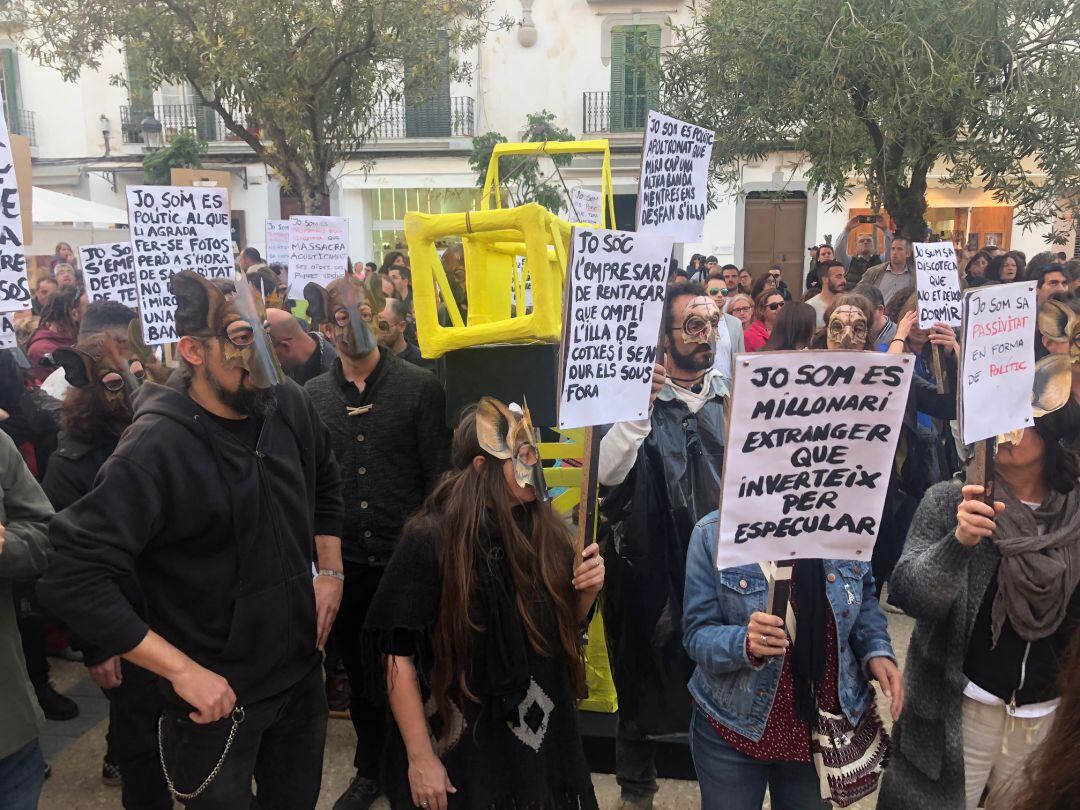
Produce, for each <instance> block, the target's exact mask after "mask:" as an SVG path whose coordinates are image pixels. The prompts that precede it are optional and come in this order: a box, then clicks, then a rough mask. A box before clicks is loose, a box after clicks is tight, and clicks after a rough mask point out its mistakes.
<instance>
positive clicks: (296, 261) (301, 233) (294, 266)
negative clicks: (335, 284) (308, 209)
mask: <svg viewBox="0 0 1080 810" xmlns="http://www.w3.org/2000/svg"><path fill="white" fill-rule="evenodd" d="M288 264H289V278H290V280H291V281H290V284H291V290H292V293H291V294H292V297H293V298H296V299H297V300H302V299H303V297H304V287H305V286H306V285H307V284H308V282H310V281H314V282H315V283H317V284H320V285H322V286H323V287H325V286H326V285H327V284H329V283H330V282H331V281H333V280H334V279H338V278H341V277H342V276H343V275H345V269H346V268H347V267H348V266H349V221H348V220H347V219H345V217H307V216H294V217H292V218H291V219H290V220H289V261H288Z"/></svg>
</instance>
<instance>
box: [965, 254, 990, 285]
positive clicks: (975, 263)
mask: <svg viewBox="0 0 1080 810" xmlns="http://www.w3.org/2000/svg"><path fill="white" fill-rule="evenodd" d="M993 261H994V259H993V257H992V256H991V255H990V254H989V253H987V252H986V251H985V250H980V251H979V252H977V253H976V254H975V255H974V256H972V257H971V259H969V260H968V263H967V267H965V268H964V278H965V280H966V281H967V285H968V286H969V287H981V286H982V285H983V284H985V283H986V271H987V270H988V269H989V267H990V265H991V263H993Z"/></svg>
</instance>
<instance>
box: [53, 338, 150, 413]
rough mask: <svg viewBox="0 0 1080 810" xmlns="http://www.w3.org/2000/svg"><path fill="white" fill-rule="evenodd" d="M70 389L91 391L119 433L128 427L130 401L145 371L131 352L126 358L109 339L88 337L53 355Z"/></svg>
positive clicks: (60, 349) (130, 411) (118, 347)
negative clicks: (98, 398)
mask: <svg viewBox="0 0 1080 810" xmlns="http://www.w3.org/2000/svg"><path fill="white" fill-rule="evenodd" d="M53 359H54V360H55V361H56V363H57V365H59V366H60V367H61V368H63V369H64V376H65V377H67V381H68V384H69V385H71V386H72V387H73V388H79V389H84V390H92V391H93V392H94V395H95V396H97V397H100V398H101V401H102V402H103V403H104V405H105V411H106V412H107V414H108V416H109V418H110V419H111V420H112V421H113V422H115V423H117V425H118V427H119V428H120V429H121V430H122V429H123V427H125V426H126V425H128V424H130V423H131V420H132V418H133V415H134V414H133V410H132V406H131V397H132V395H133V394H134V393H135V391H136V389H138V387H139V386H140V385H142V382H143V379H144V378H145V371H144V369H143V364H142V362H141V361H140V360H139V359H138V357H137V356H136V355H135V353H134V352H131V353H129V354H125V353H124V352H123V351H122V350H121V349H120V346H119V344H118V343H117V342H116V341H115V340H114V339H113V338H112V337H110V336H109V335H107V334H104V333H101V334H97V335H91V336H90V337H88V338H85V339H83V340H81V341H80V342H79V344H78V345H77V346H64V347H61V348H59V349H56V350H55V351H54V352H53Z"/></svg>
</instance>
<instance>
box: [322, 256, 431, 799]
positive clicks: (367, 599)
mask: <svg viewBox="0 0 1080 810" xmlns="http://www.w3.org/2000/svg"><path fill="white" fill-rule="evenodd" d="M381 278H383V277H382V276H378V275H373V276H371V277H370V278H369V279H368V282H367V283H362V282H359V281H356V280H355V278H354V277H352V276H347V277H345V278H341V279H338V280H337V281H335V282H333V283H332V284H330V285H329V287H327V288H326V289H323V288H322V287H320V286H319V285H318V284H314V283H312V284H308V285H307V287H305V288H304V297H305V298H306V299H307V302H308V313H309V314H310V315H311V318H312V322H313V324H314V325H316V326H317V327H318V328H319V330H320V331H321V332H322V334H323V336H324V337H325V338H326V339H327V340H328V341H329V342H330V343H331V344H333V346H334V348H335V349H337V352H338V358H337V359H336V360H335V361H334V363H333V366H332V368H331V369H330V371H328V372H327V373H325V374H322V375H320V376H318V377H315V378H314V379H312V380H309V381H308V382H307V384H306V385H305V386H304V388H305V389H306V390H307V392H308V393H309V394H310V395H311V399H312V401H313V402H314V403H315V407H316V409H317V410H318V412H319V414H320V415H321V416H322V419H323V422H325V423H326V426H327V427H328V428H329V429H330V438H331V441H332V443H333V446H334V452H335V454H336V455H337V458H338V461H339V462H340V463H341V468H342V477H343V479H344V481H345V488H344V494H345V535H344V542H343V544H342V554H343V556H344V559H345V594H344V596H343V598H342V603H341V611H340V613H339V614H338V619H337V623H336V624H335V626H334V636H335V638H336V640H337V643H338V646H339V647H340V649H341V657H342V661H343V662H344V664H345V671H346V673H347V674H348V676H349V681H350V683H351V685H352V695H351V698H350V705H349V713H350V715H351V718H352V722H353V727H354V728H355V729H356V739H357V745H356V756H355V759H354V764H355V765H356V777H355V778H354V779H353V781H352V783H351V784H350V786H349V788H348V789H347V790H346V791H345V793H344V794H342V795H341V796H340V797H339V798H338V800H337V802H336V803H335V804H334V808H335V810H366V808H368V807H369V806H370V805H371V803H372V802H373V801H374V800H375V799H376V798H377V797H378V796H379V794H380V793H381V792H382V785H381V784H380V778H379V775H380V755H381V754H382V750H383V747H384V743H385V741H386V731H387V729H386V709H385V707H384V706H381V705H378V704H376V703H373V702H372V701H371V700H370V699H369V698H368V697H367V696H365V694H364V690H363V688H362V686H363V684H364V683H366V682H368V679H370V673H369V672H368V671H366V670H365V667H370V665H371V661H370V659H366V658H365V656H364V655H363V649H362V645H361V631H362V630H363V625H364V618H365V617H366V615H367V611H368V607H369V605H370V604H371V599H372V597H374V596H375V591H376V589H377V588H378V586H379V581H380V580H381V579H382V574H383V571H384V569H385V567H386V564H387V563H388V562H389V561H390V556H391V554H392V553H393V550H394V546H395V543H396V542H397V537H398V534H399V533H400V531H401V527H402V526H403V525H404V524H405V521H406V520H407V519H408V518H409V516H410V515H412V513H413V512H415V511H416V510H417V508H419V506H420V505H421V504H422V503H423V501H424V498H426V497H427V495H428V494H429V493H430V492H431V491H432V489H434V487H435V483H436V481H437V480H438V478H439V476H440V475H441V474H442V473H443V471H444V470H445V469H446V468H447V466H448V464H449V452H450V450H449V444H450V436H449V432H448V431H447V429H446V399H445V396H444V394H443V390H442V387H441V386H440V385H439V383H438V381H437V380H436V379H435V375H433V374H432V373H431V372H429V371H425V370H423V369H421V368H418V367H416V366H414V365H412V364H411V363H408V362H406V361H405V360H402V359H401V358H399V357H397V356H395V355H394V353H393V352H392V351H389V350H387V349H385V348H380V346H379V344H378V342H377V341H376V338H375V333H374V332H373V330H372V326H373V324H372V321H373V319H374V317H375V316H377V315H378V314H379V313H380V312H382V310H383V309H384V307H385V303H386V302H385V299H384V298H383V296H382V289H381V286H380V284H379V281H380V279H381Z"/></svg>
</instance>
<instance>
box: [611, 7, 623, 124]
mask: <svg viewBox="0 0 1080 810" xmlns="http://www.w3.org/2000/svg"><path fill="white" fill-rule="evenodd" d="M626 31H627V29H626V26H618V27H615V28H612V29H611V103H610V105H609V109H610V111H611V122H610V125H609V127H608V129H609V130H610V131H611V132H622V131H623V130H624V129H625V126H623V114H624V110H625V109H626V106H625V101H626V97H625V95H624V93H625V89H626Z"/></svg>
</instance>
